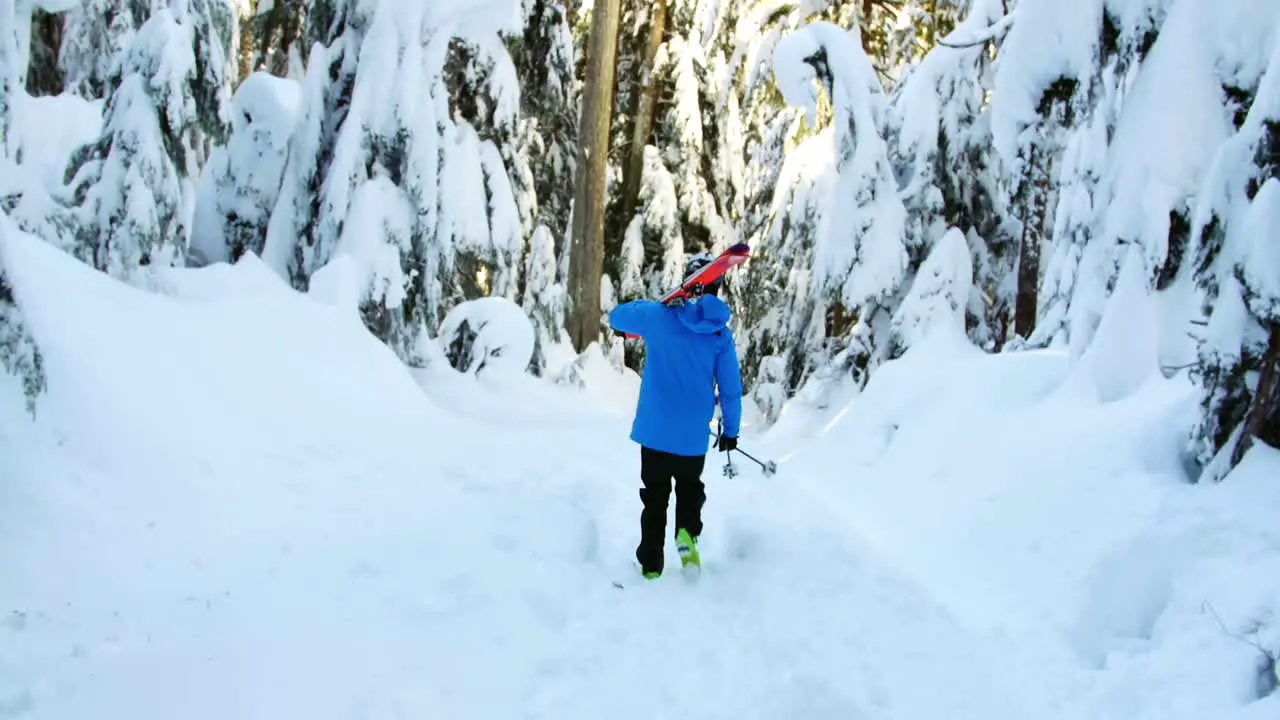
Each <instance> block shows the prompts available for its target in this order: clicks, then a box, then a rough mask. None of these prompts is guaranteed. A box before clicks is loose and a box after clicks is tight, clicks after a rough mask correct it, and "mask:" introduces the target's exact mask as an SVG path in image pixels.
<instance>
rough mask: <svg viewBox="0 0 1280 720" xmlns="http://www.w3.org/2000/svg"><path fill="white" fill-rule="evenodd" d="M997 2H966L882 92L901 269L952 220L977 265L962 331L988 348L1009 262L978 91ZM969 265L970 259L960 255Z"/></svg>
mask: <svg viewBox="0 0 1280 720" xmlns="http://www.w3.org/2000/svg"><path fill="white" fill-rule="evenodd" d="M1001 12H1002V7H1001V3H1000V2H998V0H982V1H981V2H977V3H974V4H973V6H972V9H971V10H970V12H969V14H968V16H966V18H965V20H964V22H962V23H961V24H959V25H958V26H957V27H956V29H955V30H954V31H953V32H951V33H950V34H948V35H947V36H946V37H945V38H944V39H943V40H942V44H940V45H939V46H938V47H936V48H934V49H933V50H932V51H930V52H929V53H928V54H927V55H926V56H925V57H924V59H923V60H922V61H921V62H920V64H919V65H917V66H914V67H911V68H910V69H909V70H907V71H906V73H905V77H904V78H903V79H902V81H901V82H900V84H899V85H898V88H897V90H896V91H895V93H894V94H893V97H892V98H891V107H890V127H889V143H890V150H891V153H892V155H893V158H894V164H895V168H896V175H897V179H898V184H899V186H900V192H901V194H902V197H903V202H904V204H905V206H906V210H907V223H906V246H907V254H908V258H909V272H908V274H909V275H912V274H914V272H915V269H916V268H918V267H920V264H921V263H922V262H923V261H924V258H925V257H926V256H927V255H928V254H929V253H930V252H931V250H932V247H933V245H934V243H936V242H937V241H938V239H939V238H941V237H942V236H943V234H944V232H946V230H947V228H948V227H956V228H960V229H961V230H962V231H963V233H964V236H965V237H967V238H968V239H969V241H970V243H971V245H972V248H971V250H972V251H973V253H974V254H976V255H977V256H978V258H979V263H978V266H979V268H980V269H981V270H982V272H981V273H979V277H978V278H977V282H975V283H970V285H969V287H970V288H971V295H970V297H969V298H967V299H966V306H967V308H968V315H969V318H970V320H969V325H970V327H971V338H972V339H973V340H974V341H975V342H976V343H977V344H978V345H980V346H983V347H987V348H989V349H990V348H993V347H994V346H995V345H996V344H997V343H998V341H999V340H1000V339H1001V338H1002V336H1003V327H1004V322H1003V317H1002V315H1003V314H1004V312H1007V308H1008V305H1004V306H1001V305H999V304H997V303H992V302H988V300H987V298H994V297H998V295H999V291H1000V284H1001V283H1002V281H1003V280H1004V278H1005V277H1007V274H1008V269H1009V268H1011V267H1012V256H1013V250H1012V248H1011V247H1010V244H1011V243H1010V242H1009V238H1007V237H1006V234H1005V232H1003V222H1004V219H1003V213H1004V207H1003V202H1002V201H1003V197H1002V195H1001V193H1000V188H999V182H1000V176H999V170H1000V167H999V164H998V158H996V157H993V156H992V155H991V154H990V153H989V152H988V148H990V146H991V134H990V126H989V125H988V123H987V122H986V116H985V115H984V113H983V110H984V105H985V102H984V96H985V94H986V92H987V91H988V90H989V88H988V87H987V86H986V84H985V82H984V81H985V77H984V76H985V75H986V73H987V71H988V68H989V66H990V55H989V51H990V48H991V46H992V45H993V44H994V42H995V38H996V37H998V36H999V34H1000V32H1001V31H1002V30H1003V29H1004V28H1006V27H1007V26H1008V20H1006V19H1004V18H1002V17H1001V14H1000V13H1001ZM970 264H972V263H970Z"/></svg>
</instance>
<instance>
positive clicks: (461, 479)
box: [0, 233, 1280, 720]
mask: <svg viewBox="0 0 1280 720" xmlns="http://www.w3.org/2000/svg"><path fill="white" fill-rule="evenodd" d="M0 241H2V242H4V243H5V254H6V259H7V261H8V262H9V269H10V271H11V273H12V275H13V277H14V284H15V291H16V293H17V295H18V297H19V300H20V302H21V303H22V306H23V309H24V311H25V313H26V315H27V317H28V318H29V320H30V324H31V327H32V331H33V333H34V334H35V336H36V339H37V341H38V342H39V343H40V345H41V347H42V348H43V350H44V353H45V362H46V367H47V372H48V379H49V382H48V384H49V392H48V395H47V396H45V397H43V398H42V399H41V403H40V405H39V414H38V417H37V419H36V420H35V421H34V423H32V422H29V421H28V420H26V419H25V418H24V417H23V416H20V415H18V413H19V412H20V411H21V407H22V404H21V402H17V401H12V402H11V401H10V399H9V396H8V395H5V396H4V397H3V398H2V400H3V402H0V408H4V412H5V413H8V414H7V415H5V416H4V417H3V420H4V422H3V423H0V472H2V473H3V477H4V480H3V482H0V507H3V508H4V512H3V514H2V515H0V517H2V518H3V522H2V523H0V577H3V578H4V582H3V584H0V717H20V718H24V719H31V720H36V719H43V718H58V719H59V720H64V719H70V718H90V717H94V718H96V717H103V716H110V717H131V718H173V717H182V718H191V719H196V718H206V717H207V718H228V717H235V718H259V717H260V718H281V717H307V718H395V717H555V718H571V717H592V718H595V717H602V716H607V717H615V718H623V717H628V718H629V717H635V718H666V717H671V718H689V717H704V718H719V717H724V718H730V717H733V718H742V717H760V718H791V717H795V718H801V717H803V718H828V717H829V718H904V719H917V718H919V719H923V718H943V717H945V718H982V719H983V720H989V719H992V718H1009V719H1011V720H1014V719H1024V718H1046V719H1052V718H1064V719H1065V718H1091V719H1092V718H1145V717H1149V718H1161V720H1169V719H1171V718H1173V719H1176V718H1204V717H1216V718H1263V717H1268V718H1273V717H1275V716H1276V713H1277V711H1278V710H1280V700H1278V699H1277V698H1280V695H1271V696H1270V697H1268V698H1266V699H1264V700H1259V701H1252V702H1250V700H1251V698H1252V697H1253V696H1254V695H1255V694H1256V693H1253V690H1252V687H1253V686H1252V683H1253V682H1254V680H1255V679H1256V678H1257V677H1258V674H1257V673H1256V672H1254V667H1255V665H1254V663H1255V662H1256V660H1257V657H1258V653H1257V651H1255V650H1254V649H1253V648H1251V647H1250V646H1249V645H1248V644H1246V643H1244V642H1241V641H1239V640H1234V639H1231V638H1229V637H1227V635H1226V634H1225V633H1224V632H1223V631H1222V628H1221V627H1219V625H1218V624H1217V622H1218V621H1217V620H1216V619H1215V616H1214V615H1211V614H1208V613H1206V612H1205V610H1204V609H1203V607H1204V606H1205V604H1206V603H1207V604H1209V605H1210V606H1212V607H1213V609H1214V611H1215V612H1216V617H1217V618H1221V621H1222V623H1223V624H1224V625H1225V626H1226V627H1228V628H1230V629H1232V630H1233V631H1235V632H1240V631H1241V629H1242V628H1244V626H1245V625H1246V624H1247V623H1249V622H1250V621H1265V617H1264V615H1263V613H1264V612H1265V611H1266V610H1267V609H1268V608H1269V609H1270V610H1272V611H1274V610H1275V609H1277V608H1280V596H1278V594H1277V591H1276V590H1275V589H1274V583H1273V582H1272V580H1273V579H1274V578H1275V577H1276V571H1277V570H1280V531H1277V530H1276V527H1275V523H1274V518H1275V517H1276V511H1277V510H1280V487H1277V485H1276V483H1275V482H1274V478H1275V477H1276V476H1277V475H1278V474H1280V472H1278V470H1280V458H1277V453H1274V452H1271V451H1268V450H1265V449H1259V450H1256V451H1254V452H1253V453H1252V454H1251V455H1250V457H1249V458H1248V459H1247V461H1246V464H1245V465H1244V466H1243V467H1242V469H1241V470H1239V471H1237V472H1236V473H1235V474H1233V475H1232V476H1230V477H1228V478H1227V480H1226V481H1225V482H1224V483H1223V484H1221V485H1219V486H1213V487H1200V488H1195V487H1190V486H1188V485H1186V484H1185V482H1184V478H1183V477H1182V468H1181V467H1180V466H1179V464H1178V462H1177V458H1178V457H1179V455H1178V452H1177V448H1178V446H1179V442H1180V439H1181V433H1182V432H1183V429H1184V426H1185V424H1186V423H1187V422H1188V421H1189V413H1191V412H1193V410H1194V406H1193V403H1194V397H1195V396H1194V393H1193V392H1192V391H1191V389H1190V386H1189V385H1187V384H1186V381H1185V379H1184V378H1182V377H1175V378H1173V379H1167V380H1166V379H1164V378H1162V377H1160V376H1159V375H1158V373H1157V374H1154V375H1153V376H1152V377H1150V378H1149V379H1148V380H1147V381H1146V382H1144V383H1141V384H1138V385H1137V386H1136V389H1132V391H1131V392H1129V393H1128V394H1126V395H1124V396H1122V397H1119V398H1113V399H1112V400H1111V401H1110V402H1107V403H1103V402H1101V401H1099V400H1098V399H1097V398H1096V397H1094V396H1091V395H1090V394H1089V393H1088V392H1084V391H1082V388H1087V387H1089V383H1094V384H1095V385H1096V384H1097V383H1098V382H1099V379H1098V378H1096V377H1091V376H1090V377H1083V378H1082V377H1080V374H1079V373H1078V372H1074V371H1073V368H1074V366H1072V365H1071V363H1070V361H1069V358H1068V357H1067V355H1065V354H1061V353H1055V352H1047V351H1046V352H1035V353H1021V354H1011V355H1004V356H995V357H989V356H986V355H983V354H981V353H979V352H977V351H976V350H973V349H969V350H965V349H964V348H962V347H959V346H957V345H955V344H953V343H952V342H948V341H944V340H942V339H940V338H938V337H935V339H934V341H933V343H930V342H928V341H921V342H920V343H917V344H916V345H915V346H913V349H912V351H911V352H910V353H909V354H908V355H907V356H906V357H905V358H903V359H902V360H899V361H895V362H893V363H890V364H888V365H886V366H884V367H883V368H881V369H880V370H879V371H878V373H877V374H876V376H875V377H874V379H873V382H872V384H871V385H870V386H869V387H868V388H867V389H866V390H865V391H864V392H863V393H861V394H854V393H852V392H849V391H848V390H841V391H839V392H838V393H836V394H835V395H833V396H830V397H828V398H826V399H825V400H824V401H823V402H822V403H821V406H808V405H806V400H805V399H803V398H802V399H801V400H799V401H797V402H794V403H793V404H792V405H790V406H788V408H787V410H786V411H785V412H784V413H783V416H782V418H781V420H780V422H779V423H778V425H777V426H775V427H774V428H773V429H772V430H771V431H769V432H768V433H765V434H763V435H761V434H759V433H754V432H752V431H751V429H750V428H748V430H747V432H746V433H745V434H744V439H743V446H744V448H746V449H748V450H749V451H751V452H753V453H754V454H757V455H760V456H768V457H776V458H778V459H779V460H780V461H781V469H780V472H779V474H778V475H777V476H775V477H772V478H764V477H762V476H761V475H760V473H759V472H757V471H756V470H755V469H754V468H753V467H752V466H751V464H750V463H749V462H747V461H746V460H745V459H741V460H738V461H736V462H737V464H738V465H739V469H740V470H741V471H742V474H741V475H740V476H739V477H737V478H736V479H733V480H728V479H724V478H722V477H721V476H720V474H719V468H720V465H721V464H722V460H721V459H720V458H712V459H710V461H709V463H708V470H707V474H706V476H705V477H706V479H707V481H708V485H709V496H710V498H709V502H708V505H707V508H706V520H707V531H706V535H705V539H704V544H703V548H704V549H703V553H702V554H703V557H704V559H705V562H706V570H705V572H704V574H703V577H702V578H701V579H700V580H699V581H698V582H697V584H696V585H691V584H689V583H688V582H687V581H685V580H684V579H683V578H681V577H680V576H679V575H678V574H676V573H672V574H670V575H669V576H668V577H665V578H663V579H662V580H660V581H658V582H656V583H647V584H646V583H644V582H643V581H641V580H639V579H638V577H637V574H636V572H635V570H634V569H633V562H632V550H633V548H634V543H635V540H636V536H635V533H636V529H637V525H638V515H639V499H638V497H637V495H636V488H637V474H638V452H637V450H636V448H635V447H634V446H633V445H631V444H630V442H629V441H628V440H627V432H626V431H627V427H628V425H629V420H630V417H629V411H630V409H631V407H632V404H633V403H634V394H635V389H636V378H635V377H634V375H631V374H622V373H617V372H616V371H613V370H612V369H611V367H610V365H609V364H608V362H606V361H604V359H603V356H598V362H594V363H589V364H588V366H587V368H586V370H585V371H584V372H585V375H586V380H587V382H586V389H585V390H580V389H578V388H576V387H574V386H570V385H554V384H551V383H548V382H543V381H537V380H533V379H531V378H528V377H522V376H515V377H512V376H510V375H500V376H495V377H492V378H486V377H485V376H484V375H483V374H482V375H481V376H480V377H478V378H477V377H472V376H463V375H462V374H460V373H457V372H455V371H453V370H451V369H449V368H448V367H441V366H440V365H439V364H438V363H437V364H436V365H434V366H432V367H430V368H428V369H426V370H421V371H417V372H410V371H409V370H407V369H406V368H404V367H403V366H402V365H401V364H400V363H399V362H398V361H397V360H396V359H395V357H394V356H393V354H392V353H391V352H390V351H389V350H388V349H386V348H385V347H384V346H382V345H380V344H379V343H378V342H377V341H376V340H375V339H373V338H372V337H371V336H370V335H368V333H366V332H365V331H364V329H363V327H362V326H361V324H360V321H359V318H358V316H357V314H356V313H355V311H354V310H352V309H351V308H350V307H349V306H348V305H346V304H343V303H339V302H336V300H334V299H332V298H328V297H326V296H324V295H318V296H316V297H310V296H307V295H303V294H299V293H297V292H295V291H293V290H292V289H290V288H288V287H287V286H286V285H285V284H284V283H283V282H282V281H281V280H280V279H279V278H278V276H277V275H275V274H274V273H273V272H272V271H271V270H270V269H268V268H267V267H266V266H265V265H264V264H262V263H261V262H260V261H258V260H257V259H256V258H255V257H253V256H247V257H246V258H245V259H244V260H243V261H241V262H240V263H238V264H237V265H235V266H228V265H226V264H215V265H212V266H209V267H206V268H202V269H198V270H167V271H162V272H163V274H162V275H161V276H160V277H159V278H158V282H157V283H156V287H158V288H161V289H162V291H161V292H163V293H164V294H159V293H148V292H145V291H142V290H139V289H136V288H134V287H131V286H127V285H125V284H122V283H120V282H117V281H115V280H112V279H109V278H108V277H106V276H105V275H103V274H101V273H97V272H95V271H92V270H90V269H88V268H87V267H85V266H83V265H80V264H78V263H76V262H74V261H72V260H71V259H70V258H68V257H67V256H65V255H63V254H62V253H60V252H59V251H58V250H56V249H55V248H53V247H51V246H49V245H47V244H45V243H42V242H41V241H39V240H37V239H35V238H34V237H31V236H28V235H23V234H19V233H7V234H6V235H4V236H3V239H2V240H0ZM1090 372H1096V370H1091V371H1090ZM0 388H2V389H3V390H4V392H5V393H9V394H16V392H17V391H16V388H14V387H13V383H11V382H9V381H8V380H6V382H5V384H3V385H0ZM669 552H671V554H672V557H671V559H670V560H669V563H671V564H674V563H675V558H674V552H673V551H671V550H670V549H669ZM615 583H617V584H620V585H622V586H623V587H622V588H618V587H616V586H615ZM1263 624H1264V627H1263V628H1262V630H1261V631H1260V632H1259V633H1258V635H1257V641H1258V642H1259V643H1261V644H1263V645H1264V646H1265V647H1270V648H1277V647H1280V626H1276V625H1266V624H1265V622H1264V623H1263Z"/></svg>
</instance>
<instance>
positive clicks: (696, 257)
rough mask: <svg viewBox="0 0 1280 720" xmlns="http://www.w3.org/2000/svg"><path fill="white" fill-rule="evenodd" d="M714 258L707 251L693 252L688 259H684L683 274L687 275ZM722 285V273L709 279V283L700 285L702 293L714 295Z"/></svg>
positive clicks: (706, 264)
mask: <svg viewBox="0 0 1280 720" xmlns="http://www.w3.org/2000/svg"><path fill="white" fill-rule="evenodd" d="M714 260H715V258H713V257H712V256H711V255H708V254H707V253H704V252H700V253H695V254H693V255H691V256H689V259H688V260H687V261H685V264H684V276H685V277H689V276H690V275H692V274H694V273H695V272H697V271H699V270H701V269H702V268H704V267H706V266H708V265H710V264H711V263H712V261H714ZM722 285H724V276H723V275H721V276H720V277H718V278H716V279H715V280H713V281H711V282H710V283H707V284H706V285H704V286H703V287H702V294H704V295H715V294H716V293H719V292H720V287H721V286H722Z"/></svg>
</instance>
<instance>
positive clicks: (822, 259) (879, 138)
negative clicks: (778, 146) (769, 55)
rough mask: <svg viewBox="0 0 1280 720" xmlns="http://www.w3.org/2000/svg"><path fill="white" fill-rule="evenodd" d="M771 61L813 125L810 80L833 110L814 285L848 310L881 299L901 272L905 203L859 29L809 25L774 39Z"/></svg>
mask: <svg viewBox="0 0 1280 720" xmlns="http://www.w3.org/2000/svg"><path fill="white" fill-rule="evenodd" d="M773 65H774V76H775V77H776V78H777V80H778V85H779V88H780V89H781V90H782V94H783V96H784V97H785V98H786V100H787V102H789V103H791V104H793V105H795V106H797V107H800V108H804V109H806V110H807V112H808V115H809V120H810V122H811V123H813V124H816V122H817V106H818V103H817V100H818V95H817V93H818V91H817V88H816V87H815V85H816V83H815V82H814V81H815V80H820V81H821V82H822V85H823V87H824V88H825V89H826V90H827V93H828V94H829V95H830V97H831V104H832V106H833V109H834V116H835V117H834V118H833V122H832V129H833V131H834V134H833V140H834V145H835V147H834V148H833V150H834V151H835V156H836V174H837V180H836V183H835V186H834V187H833V188H832V193H831V195H830V196H829V197H828V198H827V199H826V201H825V202H824V204H823V209H822V214H821V219H820V221H819V224H818V238H817V245H816V247H815V264H814V275H815V279H816V280H817V284H818V286H819V287H820V288H821V289H822V290H823V291H825V293H826V294H828V295H829V296H831V297H832V299H838V300H839V301H840V302H841V303H843V304H844V305H845V306H846V307H849V308H852V307H857V306H859V305H862V304H864V303H867V302H879V301H882V300H884V299H885V298H887V297H888V296H889V295H890V294H892V293H893V292H894V291H895V289H896V288H897V287H898V285H899V283H901V282H902V279H903V277H904V274H905V272H906V264H907V253H906V248H905V245H904V236H905V232H906V231H905V224H906V208H905V207H904V206H903V203H902V198H901V196H900V195H899V194H898V186H897V181H896V180H895V178H894V175H893V168H892V166H891V164H890V162H889V153H888V148H887V147H886V145H885V141H884V137H885V130H886V125H887V118H888V111H889V109H888V101H887V98H886V97H885V94H884V89H883V88H882V87H881V86H880V82H879V80H877V78H876V74H875V70H874V68H873V67H872V64H871V61H870V59H868V58H867V56H866V53H865V52H863V50H862V43H861V42H860V40H859V38H858V32H857V30H856V29H854V30H845V29H843V28H841V27H839V26H837V25H833V24H831V23H827V22H815V23H811V24H809V25H806V26H804V27H802V28H800V29H799V30H797V31H795V32H794V33H792V34H790V35H788V36H786V37H784V38H783V39H782V40H781V41H779V42H778V45H777V47H776V48H775V50H774V56H773Z"/></svg>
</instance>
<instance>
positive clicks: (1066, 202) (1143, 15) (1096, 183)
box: [1028, 2, 1176, 352]
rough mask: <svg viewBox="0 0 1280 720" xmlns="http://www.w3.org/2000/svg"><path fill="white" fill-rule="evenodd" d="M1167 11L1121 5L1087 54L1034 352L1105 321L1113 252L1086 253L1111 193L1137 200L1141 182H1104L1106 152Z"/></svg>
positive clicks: (1104, 12)
mask: <svg viewBox="0 0 1280 720" xmlns="http://www.w3.org/2000/svg"><path fill="white" fill-rule="evenodd" d="M1168 4H1169V3H1168V2H1155V3H1145V2H1144V3H1120V4H1109V5H1105V6H1103V7H1102V9H1101V17H1100V18H1099V20H1100V23H1101V30H1100V32H1099V38H1098V41H1097V44H1096V46H1090V47H1089V48H1088V49H1089V51H1090V53H1091V55H1092V65H1093V69H1092V71H1091V72H1089V73H1087V74H1084V75H1083V76H1082V77H1081V83H1080V85H1079V86H1078V87H1077V88H1076V90H1075V92H1074V94H1073V98H1072V103H1073V106H1074V107H1075V108H1077V110H1078V112H1079V114H1080V118H1079V120H1078V121H1077V122H1076V123H1075V125H1074V127H1072V128H1070V129H1069V130H1067V131H1066V133H1065V135H1064V137H1063V142H1062V153H1061V156H1060V158H1059V165H1058V167H1059V173H1058V186H1059V187H1058V202H1057V207H1056V209H1055V210H1054V211H1053V221H1052V241H1051V245H1050V246H1049V247H1048V248H1047V249H1046V253H1047V262H1046V263H1045V266H1044V274H1043V278H1042V282H1041V287H1040V291H1039V298H1038V304H1039V313H1038V318H1037V320H1036V327H1035V331H1034V332H1033V333H1032V335H1031V337H1030V338H1028V342H1029V343H1030V344H1031V345H1033V346H1047V345H1051V344H1061V343H1064V342H1066V341H1067V340H1068V339H1069V338H1071V337H1072V332H1071V330H1072V328H1073V327H1075V328H1077V329H1078V330H1080V332H1081V333H1085V334H1089V333H1091V332H1092V327H1093V326H1094V325H1095V324H1096V323H1097V321H1098V318H1099V316H1100V315H1101V313H1102V308H1103V307H1104V300H1105V295H1106V288H1107V287H1109V286H1110V285H1112V284H1113V283H1114V280H1115V278H1116V276H1117V274H1118V272H1119V263H1120V257H1119V254H1118V250H1117V249H1116V248H1115V247H1114V246H1111V247H1110V248H1109V249H1108V250H1107V251H1106V252H1102V251H1101V243H1096V244H1094V247H1092V248H1090V247H1089V246H1090V245H1091V244H1093V241H1094V240H1095V239H1097V238H1100V237H1101V236H1102V235H1103V234H1104V220H1105V216H1106V215H1107V213H1108V208H1109V206H1110V205H1111V199H1110V195H1109V189H1108V188H1109V187H1116V188H1117V189H1119V190H1120V191H1122V192H1124V191H1126V190H1128V191H1129V192H1139V191H1141V189H1142V186H1143V185H1145V183H1143V182H1141V181H1138V182H1137V183H1136V185H1137V187H1134V188H1125V187H1124V186H1123V185H1117V184H1116V183H1115V182H1114V181H1111V180H1109V179H1108V177H1107V175H1108V163H1109V160H1110V159H1111V147H1110V146H1111V144H1112V139H1113V138H1114V137H1115V135H1116V131H1117V128H1118V126H1119V123H1120V118H1121V114H1122V112H1123V111H1124V109H1125V102H1126V101H1127V100H1128V98H1129V97H1130V96H1131V95H1132V93H1131V92H1130V90H1131V88H1133V87H1134V82H1135V80H1136V79H1137V78H1138V71H1139V70H1140V69H1141V68H1142V65H1143V61H1144V60H1145V58H1146V57H1147V55H1148V53H1149V52H1150V51H1151V48H1152V45H1153V44H1154V43H1155V40H1156V38H1157V37H1158V34H1159V32H1160V27H1161V26H1162V25H1163V23H1164V18H1165V13H1166V7H1165V6H1167V5H1168ZM1148 84H1150V83H1149V82H1148ZM1147 95H1148V96H1150V93H1149V92H1148V93H1147ZM1175 95H1176V93H1175ZM1148 117H1150V116H1148ZM1130 125H1131V126H1132V127H1133V128H1134V129H1136V130H1137V131H1138V132H1145V131H1146V130H1151V129H1154V128H1146V129H1143V125H1145V122H1137V123H1130ZM1132 134H1133V133H1132V132H1130V135H1132ZM1086 251H1087V252H1086ZM1098 261H1103V262H1102V263H1101V264H1097V262H1098ZM1082 262H1083V263H1084V265H1083V266H1082ZM1082 275H1083V276H1084V277H1083V278H1082ZM1082 279H1083V283H1082V282H1081V281H1082ZM1075 339H1076V340H1077V341H1078V342H1076V343H1075V346H1076V351H1077V352H1080V351H1081V349H1082V346H1083V344H1084V342H1079V341H1086V340H1087V338H1085V337H1077V338H1075Z"/></svg>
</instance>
